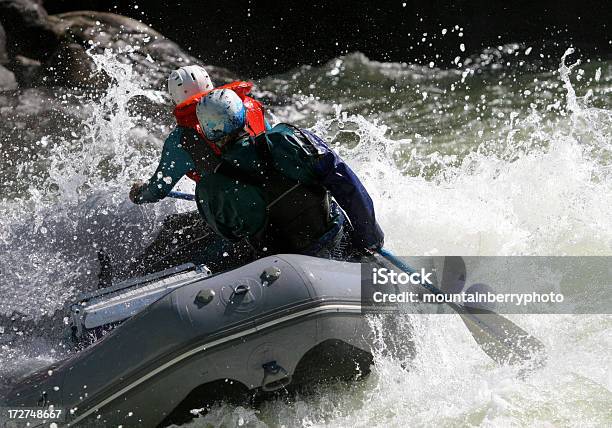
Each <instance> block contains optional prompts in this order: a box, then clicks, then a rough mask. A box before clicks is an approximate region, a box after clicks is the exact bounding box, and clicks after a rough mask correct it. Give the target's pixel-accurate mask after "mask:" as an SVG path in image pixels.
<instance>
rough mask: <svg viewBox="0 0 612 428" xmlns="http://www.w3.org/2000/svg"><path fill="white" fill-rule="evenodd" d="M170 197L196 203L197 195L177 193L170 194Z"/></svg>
mask: <svg viewBox="0 0 612 428" xmlns="http://www.w3.org/2000/svg"><path fill="white" fill-rule="evenodd" d="M168 196H169V197H171V198H174V199H184V200H185V201H195V195H192V194H190V193H183V192H175V191H172V192H170V193H168Z"/></svg>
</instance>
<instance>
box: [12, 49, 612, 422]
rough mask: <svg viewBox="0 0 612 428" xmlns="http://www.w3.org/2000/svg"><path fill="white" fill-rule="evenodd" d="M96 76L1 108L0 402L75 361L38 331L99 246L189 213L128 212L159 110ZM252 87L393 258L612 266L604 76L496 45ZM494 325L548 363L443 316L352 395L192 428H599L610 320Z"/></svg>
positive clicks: (94, 267) (600, 66) (121, 72)
mask: <svg viewBox="0 0 612 428" xmlns="http://www.w3.org/2000/svg"><path fill="white" fill-rule="evenodd" d="M95 60H96V63H97V65H98V67H99V68H100V70H104V72H105V73H107V74H108V75H110V76H111V77H112V79H111V84H110V86H109V88H108V89H107V90H105V91H102V92H99V93H87V92H83V91H81V90H76V89H74V90H69V89H44V90H43V89H29V90H25V91H22V93H21V94H20V95H19V97H13V96H9V95H7V94H0V115H1V116H2V124H0V132H1V134H0V148H1V153H0V165H2V168H0V189H1V196H0V219H1V220H0V362H1V363H0V379H1V381H0V393H1V391H2V388H6V387H8V386H9V385H10V384H11V383H13V382H14V381H15V380H16V379H18V378H19V377H20V376H22V375H23V374H25V373H27V372H29V371H31V370H33V369H35V368H39V367H42V366H45V365H47V364H49V363H50V362H52V361H55V360H58V359H60V358H62V357H63V356H65V355H66V354H67V353H68V352H70V351H68V350H67V349H65V348H64V347H63V346H62V340H61V335H59V334H58V333H57V332H56V331H55V330H52V329H50V327H49V326H47V325H46V323H48V322H50V320H49V317H50V316H51V315H52V314H53V313H54V312H55V311H57V310H58V309H61V307H62V305H63V303H64V302H66V301H67V300H69V299H70V297H71V296H73V295H74V294H75V293H77V292H78V291H82V290H87V289H91V288H92V287H94V286H95V283H96V281H97V277H96V275H97V272H98V262H97V256H96V255H97V251H98V250H99V249H100V248H105V249H106V250H107V251H109V252H110V253H111V254H112V257H113V260H114V261H115V262H118V261H121V260H126V259H129V258H130V257H132V256H133V255H134V254H137V253H138V251H139V250H141V249H142V248H143V247H144V246H145V245H146V244H148V243H149V242H150V241H151V240H152V239H153V236H154V233H155V231H156V230H158V228H159V226H160V223H161V221H162V220H163V219H164V218H165V216H167V215H168V214H170V213H173V212H177V211H179V212H182V211H188V210H190V209H192V208H193V206H192V205H191V203H189V202H185V201H175V200H168V201H163V202H160V203H158V204H155V205H146V206H134V205H133V204H131V203H130V202H129V200H128V199H127V192H128V190H129V187H130V184H131V182H132V181H134V180H136V179H139V178H145V177H147V176H148V174H150V173H151V172H152V171H153V170H154V168H155V166H156V160H157V157H158V155H159V150H160V148H161V145H162V144H163V139H164V137H165V135H167V134H168V133H169V131H170V130H171V127H172V117H171V114H170V104H169V100H168V99H167V98H166V97H165V95H164V93H163V91H161V90H154V89H150V88H145V87H141V83H140V82H141V79H139V77H138V76H137V75H136V74H135V73H134V72H133V71H132V69H131V67H130V65H129V64H127V65H125V64H120V63H119V62H117V61H116V59H115V58H114V55H113V53H111V52H107V53H105V54H101V55H97V56H95ZM256 85H257V92H256V94H257V96H259V98H260V99H262V100H263V101H264V102H265V103H266V104H267V105H268V106H269V112H270V115H271V117H272V122H278V121H287V122H292V123H297V124H299V125H300V126H306V127H309V128H311V129H313V130H314V131H315V132H317V133H319V134H320V135H322V136H323V137H325V138H326V139H327V140H328V141H329V142H330V143H331V144H332V145H333V146H334V147H335V148H336V149H337V150H338V151H339V152H340V153H341V154H342V155H343V156H344V157H345V158H346V159H347V160H348V162H349V163H350V164H351V166H352V167H354V169H355V170H356V171H357V172H358V174H359V175H360V177H362V178H363V181H364V183H365V185H366V187H367V188H368V190H369V191H370V192H371V194H372V197H373V199H374V201H375V205H376V208H377V213H378V218H379V221H380V223H381V225H382V226H383V229H384V230H385V232H386V236H387V238H386V246H387V247H389V248H391V249H393V250H394V251H395V252H396V253H398V254H406V255H612V215H611V213H612V96H611V93H612V62H611V61H607V62H598V61H595V60H592V59H590V58H584V57H582V58H581V57H580V56H579V55H577V54H575V53H572V51H571V50H568V51H566V52H565V55H563V50H562V51H560V52H559V55H558V56H555V55H552V56H551V55H550V53H546V54H545V53H540V52H538V50H537V48H535V47H533V48H532V47H529V46H520V45H505V46H499V47H497V48H494V49H490V50H487V51H484V52H481V53H480V54H477V55H474V56H471V57H464V56H461V57H457V59H456V61H455V65H454V66H453V67H452V68H450V69H439V68H437V65H436V64H435V63H429V64H424V65H411V64H399V63H381V62H375V61H371V60H369V59H368V58H366V57H365V56H364V55H362V54H359V53H352V54H348V55H346V56H343V57H339V58H336V59H334V60H331V61H329V62H328V63H326V64H325V65H322V66H317V67H310V66H308V67H306V66H305V67H302V68H299V69H296V70H292V71H291V72H288V73H286V74H283V75H278V76H271V77H267V78H264V79H262V80H260V81H258V82H256ZM179 188H180V190H183V191H191V190H192V188H193V187H192V184H190V183H189V182H187V181H184V182H181V183H180V184H179ZM577 286H578V287H579V286H580V284H577ZM508 317H509V318H510V319H512V320H513V321H514V322H516V323H517V324H519V325H520V326H521V327H523V328H524V329H526V330H527V331H529V332H531V333H532V334H533V335H535V336H536V337H538V338H539V339H541V340H542V341H543V342H544V343H545V345H546V347H547V350H548V365H547V366H546V367H544V368H542V369H539V370H538V371H536V372H535V373H533V374H532V375H530V376H528V377H521V376H518V375H517V374H518V373H517V371H516V369H512V368H509V367H498V366H496V365H495V364H494V363H493V362H491V361H490V360H489V359H488V357H487V356H486V355H485V354H484V353H483V352H482V351H481V350H480V349H479V348H478V346H477V345H476V344H475V343H474V342H473V340H472V338H471V337H470V334H469V333H468V332H467V330H466V329H465V327H464V326H463V324H462V322H461V321H460V320H459V318H458V317H456V316H448V315H419V316H416V315H411V316H406V317H405V318H403V319H402V320H401V322H403V323H410V324H412V325H413V326H414V327H415V328H414V330H415V336H414V338H413V339H412V340H413V341H414V344H415V345H416V349H417V355H416V357H415V359H414V360H411V361H409V362H405V361H397V360H395V359H393V358H392V357H389V356H388V354H387V353H385V352H384V349H382V350H381V352H380V354H379V355H377V356H376V366H375V368H374V370H373V372H372V375H371V376H370V377H369V378H367V379H366V380H365V381H361V382H357V383H354V384H351V385H346V384H337V385H329V386H325V387H322V388H321V389H320V391H319V392H318V393H317V394H315V395H312V396H306V397H297V398H295V399H294V400H291V401H285V400H278V401H271V402H267V403H265V404H264V405H263V406H261V407H259V408H257V409H251V408H243V407H235V406H232V405H229V404H220V405H218V406H216V407H214V408H213V409H212V410H211V411H210V412H209V413H208V414H207V415H206V416H202V417H198V418H197V419H195V420H194V421H193V422H191V423H190V426H196V427H200V426H202V427H203V426H209V425H210V424H212V425H226V426H234V425H241V426H288V427H289V426H308V427H310V426H398V427H399V426H432V425H436V426H496V427H497V426H525V425H533V426H542V427H550V426H610V425H612V411H611V410H610V409H612V370H611V369H612V352H610V350H611V349H612V317H610V316H609V315H510V316H508ZM11 319H12V320H13V321H15V320H16V321H18V322H13V323H9V320H11ZM60 321H61V319H60ZM3 323H4V324H5V325H3ZM9 324H10V325H9ZM12 325H16V326H20V325H23V326H30V327H29V328H26V327H23V328H20V327H11V326H12ZM31 326H34V327H33V328H34V331H31V330H32V327H31ZM383 347H384V345H383Z"/></svg>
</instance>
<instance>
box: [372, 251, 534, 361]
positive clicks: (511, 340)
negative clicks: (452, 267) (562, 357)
mask: <svg viewBox="0 0 612 428" xmlns="http://www.w3.org/2000/svg"><path fill="white" fill-rule="evenodd" d="M378 253H379V254H380V255H381V256H382V257H384V258H385V259H386V260H388V261H389V262H391V263H392V264H394V265H395V266H396V267H398V268H399V269H401V270H403V271H404V272H407V273H413V272H415V270H414V269H413V268H411V267H410V266H408V265H407V264H406V263H404V262H403V261H402V260H400V259H399V258H397V257H396V256H395V255H394V254H393V253H392V252H390V251H389V250H387V249H385V248H382V249H381V250H380V251H379V252H378ZM423 286H424V287H425V288H427V289H428V290H429V291H431V292H432V293H434V294H441V293H442V292H441V291H440V290H439V289H437V288H436V287H435V286H433V285H430V284H424V285H423ZM446 304H447V305H448V306H450V307H451V309H453V310H454V311H455V312H456V313H458V314H459V315H460V316H461V320H462V321H463V322H464V323H465V325H466V327H467V328H468V330H469V331H470V333H471V334H472V336H473V337H474V339H475V340H476V343H478V345H479V346H480V347H481V348H482V350H483V351H484V352H485V353H486V354H487V355H488V356H489V357H491V359H493V360H494V361H496V362H497V363H499V364H516V363H526V362H532V363H534V364H535V365H542V364H543V363H544V358H545V357H544V344H543V343H542V342H540V341H539V340H538V339H536V338H535V337H533V336H532V335H530V334H529V333H527V332H526V331H525V330H523V329H522V328H520V327H519V326H517V325H516V324H514V323H513V322H512V321H510V320H509V319H507V318H504V317H503V316H501V315H499V314H496V313H495V312H492V311H488V310H484V309H474V308H469V307H465V306H461V305H458V304H455V303H446Z"/></svg>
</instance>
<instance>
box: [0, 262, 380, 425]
mask: <svg viewBox="0 0 612 428" xmlns="http://www.w3.org/2000/svg"><path fill="white" fill-rule="evenodd" d="M360 269H361V266H360V264H359V263H348V262H338V261H330V260H323V259H318V258H313V257H307V256H298V255H278V256H272V257H267V258H263V259H260V260H257V261H255V262H253V263H251V264H249V265H246V266H244V267H241V268H239V269H236V270H233V271H229V272H226V273H222V274H219V275H215V276H211V275H210V273H209V272H207V271H206V270H205V269H195V267H194V266H193V265H183V266H181V267H179V268H174V269H171V270H168V271H164V272H162V273H161V274H156V275H155V274H154V275H152V276H151V275H150V276H148V277H145V278H142V279H140V280H138V281H131V282H130V281H128V282H125V283H123V284H119V285H117V286H115V287H111V288H108V289H104V290H101V291H99V292H96V293H92V294H89V295H83V296H81V297H80V298H79V301H78V302H76V303H74V304H72V305H70V306H69V307H68V311H69V313H70V316H69V319H70V324H71V325H70V330H69V331H70V335H71V336H72V338H73V339H74V340H77V341H81V342H82V341H83V340H86V339H87V338H91V337H94V336H100V335H103V336H104V337H102V338H99V340H97V341H95V343H94V344H93V345H91V346H89V347H87V348H86V349H84V350H82V351H80V352H77V353H75V354H74V355H73V356H71V357H70V358H68V359H67V360H64V361H61V362H59V363H58V364H56V365H54V366H52V367H49V368H46V369H44V370H41V371H39V372H37V373H35V374H33V375H31V376H30V377H28V378H26V379H25V380H23V381H22V382H21V383H20V384H18V385H17V386H16V387H15V388H13V390H12V391H11V393H10V394H9V396H8V397H6V398H5V400H4V403H2V405H3V406H5V408H19V407H35V408H44V409H47V408H49V406H53V408H54V409H61V410H62V412H64V413H63V415H62V421H61V422H59V423H58V425H59V426H62V425H63V424H66V425H70V426H96V425H98V424H99V425H100V426H118V425H122V426H124V427H129V426H146V427H151V426H158V425H166V424H168V423H171V422H180V421H181V415H180V412H181V411H183V412H184V411H188V410H189V409H190V408H193V407H201V404H202V400H203V397H209V398H211V397H212V398H215V397H217V396H219V395H220V394H221V393H222V392H227V390H228V389H232V388H233V389H237V390H241V391H242V392H246V393H248V394H252V393H254V392H257V393H261V392H263V393H267V392H271V391H276V390H283V389H286V388H293V387H296V386H300V385H308V384H313V383H316V382H318V381H320V380H322V379H326V378H328V377H344V378H350V377H351V376H353V377H354V376H355V374H359V373H361V374H367V373H368V372H369V367H370V365H371V363H372V355H371V352H372V346H373V345H372V343H373V342H374V340H373V333H372V331H371V328H370V326H369V323H368V320H367V318H366V317H365V316H363V315H362V313H361V301H360V296H361V281H360V274H361V271H360ZM108 326H115V328H114V329H112V331H110V332H108V333H106V334H104V332H105V331H106V329H108ZM190 406H193V407H190ZM48 423H49V421H47V422H46V424H47V425H48ZM35 425H36V424H33V425H31V426H35Z"/></svg>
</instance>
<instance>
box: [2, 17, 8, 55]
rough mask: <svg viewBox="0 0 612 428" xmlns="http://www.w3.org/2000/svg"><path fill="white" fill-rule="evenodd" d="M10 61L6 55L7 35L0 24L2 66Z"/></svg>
mask: <svg viewBox="0 0 612 428" xmlns="http://www.w3.org/2000/svg"><path fill="white" fill-rule="evenodd" d="M7 61H8V54H7V53H6V33H5V32H4V27H2V24H0V64H3V63H5V62H7Z"/></svg>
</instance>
